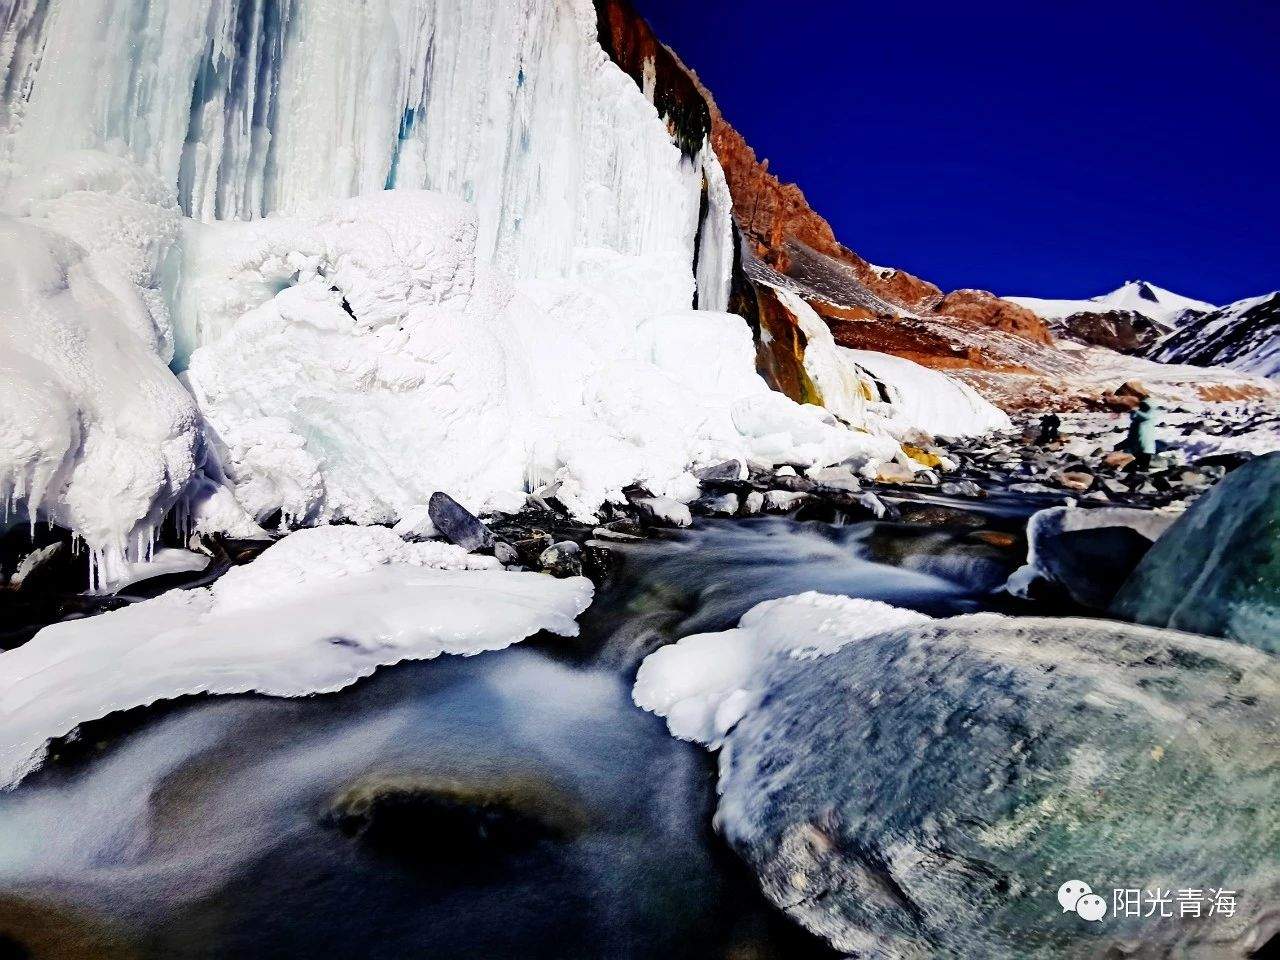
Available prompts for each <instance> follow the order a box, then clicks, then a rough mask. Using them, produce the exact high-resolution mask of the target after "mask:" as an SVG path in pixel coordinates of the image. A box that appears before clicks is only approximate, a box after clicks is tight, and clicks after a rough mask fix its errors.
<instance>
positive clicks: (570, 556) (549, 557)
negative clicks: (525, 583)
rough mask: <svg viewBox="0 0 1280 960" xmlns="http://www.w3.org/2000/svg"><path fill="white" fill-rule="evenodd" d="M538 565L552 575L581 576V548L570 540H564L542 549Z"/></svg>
mask: <svg viewBox="0 0 1280 960" xmlns="http://www.w3.org/2000/svg"><path fill="white" fill-rule="evenodd" d="M538 565H539V566H540V567H542V569H543V570H544V571H546V572H547V573H549V574H551V575H552V576H553V577H561V578H563V577H577V576H581V575H582V548H581V547H579V546H578V545H577V544H576V543H574V542H573V541H572V540H564V541H562V542H560V543H557V544H554V545H553V546H550V547H548V548H547V549H546V550H544V551H543V552H542V555H541V556H540V557H538Z"/></svg>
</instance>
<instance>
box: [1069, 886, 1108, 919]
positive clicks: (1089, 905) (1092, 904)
mask: <svg viewBox="0 0 1280 960" xmlns="http://www.w3.org/2000/svg"><path fill="white" fill-rule="evenodd" d="M1076 913H1078V914H1079V915H1080V919H1082V920H1088V921H1089V922H1090V923H1093V922H1096V921H1100V920H1101V919H1102V918H1103V917H1105V916H1106V915H1107V901H1105V900H1103V899H1102V898H1101V897H1100V896H1098V895H1097V894H1096V893H1086V894H1085V895H1084V896H1083V897H1081V898H1080V899H1079V900H1077V901H1076Z"/></svg>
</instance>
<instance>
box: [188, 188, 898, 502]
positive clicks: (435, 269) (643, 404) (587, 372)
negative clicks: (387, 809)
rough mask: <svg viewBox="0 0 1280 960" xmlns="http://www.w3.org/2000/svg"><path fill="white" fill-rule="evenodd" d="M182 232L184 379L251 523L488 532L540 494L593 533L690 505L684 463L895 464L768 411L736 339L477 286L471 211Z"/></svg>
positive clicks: (770, 402) (506, 280) (537, 294)
mask: <svg viewBox="0 0 1280 960" xmlns="http://www.w3.org/2000/svg"><path fill="white" fill-rule="evenodd" d="M192 229H193V233H194V234H195V236H194V237H193V240H192V242H189V243H188V244H187V247H186V250H187V253H188V255H189V256H192V257H193V258H194V260H195V262H194V263H192V264H191V265H190V266H189V267H188V269H187V270H186V280H185V282H184V291H183V302H184V303H185V304H186V309H184V310H183V316H184V318H185V319H184V326H183V329H180V331H179V332H180V336H179V341H180V343H192V344H198V346H196V347H195V349H194V351H193V352H192V353H191V355H190V361H189V367H188V369H187V371H186V375H185V376H186V380H187V382H188V384H189V385H190V388H191V390H192V392H193V393H194V395H195V397H196V399H197V401H198V402H199V405H200V409H201V411H202V413H203V414H204V416H205V418H206V420H207V422H208V423H209V425H210V426H211V428H212V429H211V439H212V442H213V446H214V448H215V450H216V452H217V459H218V461H219V463H220V465H221V468H222V470H223V472H224V473H225V475H226V477H227V478H228V480H229V481H230V482H231V483H232V484H233V486H234V489H235V491H236V495H237V497H238V498H239V500H240V502H241V503H242V504H243V505H244V506H245V507H246V508H247V509H248V510H249V512H250V513H251V514H252V515H254V516H255V517H257V518H259V519H261V518H263V517H265V516H267V515H269V514H271V513H273V512H274V511H276V510H281V511H283V512H284V514H285V515H286V516H288V517H289V518H290V519H291V520H295V521H300V522H308V523H310V522H322V521H329V520H335V519H349V520H354V521H356V522H360V523H370V522H395V521H397V520H399V519H402V518H403V517H404V516H405V513H406V511H407V510H409V509H410V508H411V507H414V506H417V505H420V504H423V503H426V502H427V501H428V500H429V499H430V496H431V494H432V493H434V492H435V491H437V490H443V491H445V492H447V493H449V494H450V495H451V496H453V497H454V498H455V499H457V500H459V502H461V503H463V504H464V505H466V506H467V507H468V508H470V509H472V510H477V511H478V510H480V509H482V508H483V507H484V506H485V504H486V503H487V502H489V501H490V500H491V499H492V497H493V495H494V494H495V492H501V493H503V494H504V495H506V496H507V498H508V499H509V496H510V494H511V493H512V492H514V491H528V490H532V489H534V488H536V487H537V486H540V485H542V484H544V483H548V482H560V483H561V484H562V486H561V488H560V490H559V492H558V493H557V496H558V497H559V499H560V500H561V501H562V502H564V503H565V504H566V505H568V506H570V507H571V508H572V509H573V510H574V512H575V513H577V514H578V515H580V516H582V517H584V518H586V517H587V516H589V515H590V514H591V513H592V512H594V511H595V510H597V509H598V508H599V507H600V505H601V504H602V503H604V502H606V501H614V502H621V500H622V490H623V488H624V487H626V486H628V485H629V484H632V483H635V482H644V483H645V484H646V485H647V486H648V487H649V489H650V490H651V492H653V493H654V494H657V495H660V496H671V497H674V498H676V499H683V500H688V499H690V498H691V497H692V496H695V495H696V492H697V491H696V489H688V488H689V487H690V484H689V482H688V477H687V469H688V467H689V466H690V465H691V464H694V463H714V462H718V461H721V460H725V459H730V458H737V459H744V460H745V459H747V458H751V459H755V460H758V461H764V462H782V461H785V460H794V461H795V462H803V463H805V464H810V463H821V464H824V465H825V464H829V463H836V462H839V461H841V460H843V459H846V458H849V457H854V456H858V457H861V458H862V459H863V460H875V459H879V460H887V459H891V458H893V457H894V456H895V455H896V454H897V453H898V450H897V446H896V444H895V442H894V441H893V440H892V439H891V438H889V437H888V436H884V435H880V436H873V435H872V434H871V433H869V432H865V431H863V432H859V431H854V430H849V429H847V428H846V427H845V426H844V425H842V424H840V423H838V422H837V421H835V420H834V419H833V418H832V417H831V415H830V414H829V413H828V412H827V411H825V410H822V409H820V408H816V407H802V406H799V405H797V404H795V403H793V402H791V401H790V400H788V399H786V398H785V397H783V396H781V395H779V394H776V393H772V392H770V391H769V390H768V388H767V387H766V386H765V384H764V381H763V380H762V379H761V378H760V377H759V375H758V374H757V373H756V371H755V347H754V344H753V342H752V338H751V333H750V329H749V328H748V326H747V325H746V323H744V322H743V321H742V319H741V318H740V317H736V316H733V315H730V314H718V313H713V312H710V311H693V310H688V309H684V310H679V311H671V310H664V311H659V312H653V311H652V310H651V309H649V307H651V306H652V305H649V307H646V306H645V305H643V304H637V303H636V302H635V300H634V299H624V300H621V301H620V300H619V299H617V298H614V297H612V296H611V295H610V293H609V287H608V286H607V285H606V286H605V287H599V286H597V287H588V286H586V285H584V284H582V283H578V282H574V281H569V280H539V281H525V282H520V281H517V280H514V279H512V278H510V277H507V276H505V275H503V274H501V273H498V272H496V271H494V270H492V269H486V268H484V267H483V266H482V265H480V264H479V263H478V262H477V256H476V252H475V243H476V237H477V235H478V233H477V228H476V220H475V215H474V211H473V209H472V208H471V207H470V206H468V205H467V204H464V203H462V202H460V201H456V200H451V199H449V198H446V197H444V196H441V195H440V194H435V193H427V192H421V191H396V192H394V193H378V194H373V195H371V196H368V197H359V198H355V199H352V200H346V201H342V202H340V203H339V204H337V205H335V207H334V208H332V209H330V210H325V211H321V212H319V213H317V214H316V215H315V216H313V217H310V218H280V217H271V218H267V219H264V220H260V221H255V222H253V223H248V224H216V225H213V226H212V227H211V228H192ZM206 229H207V232H206ZM201 234H204V235H203V236H202V235H201ZM281 286H283V289H279V287H281ZM344 302H345V304H346V306H345V307H344V306H343V304H344ZM348 308H349V309H348ZM241 311H243V312H241ZM187 324H190V329H186V325H187ZM824 329H825V328H824ZM834 349H835V348H834V347H833V348H832V350H833V351H834ZM851 415H852V411H851Z"/></svg>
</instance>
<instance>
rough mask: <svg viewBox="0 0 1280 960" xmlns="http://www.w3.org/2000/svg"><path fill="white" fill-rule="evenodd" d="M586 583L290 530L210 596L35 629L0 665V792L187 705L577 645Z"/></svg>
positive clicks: (362, 538) (456, 553)
mask: <svg viewBox="0 0 1280 960" xmlns="http://www.w3.org/2000/svg"><path fill="white" fill-rule="evenodd" d="M591 597H592V587H591V582H590V581H589V580H586V579H585V578H582V577H574V578H571V579H567V580H556V579H553V578H552V577H548V576H543V575H542V574H536V573H513V572H508V571H505V570H503V569H502V567H501V565H500V564H499V563H498V562H497V561H496V560H494V559H493V558H492V557H479V556H473V555H471V554H468V553H466V552H465V551H463V550H462V549H460V548H458V547H454V546H452V545H449V544H441V543H431V542H428V543H406V542H405V541H403V540H401V539H400V538H399V537H398V536H396V535H395V534H394V533H392V532H391V531H389V530H386V529H384V528H381V527H355V526H335V527H317V528H315V529H311V530H299V531H298V532H296V533H293V534H291V535H290V536H288V537H286V538H284V539H283V540H281V541H279V542H278V543H276V544H274V545H273V546H271V547H270V548H269V549H267V550H266V552H264V553H263V554H262V555H261V556H259V557H258V558H257V559H256V560H254V561H253V562H252V563H250V564H248V565H246V566H243V567H236V568H234V569H232V570H231V571H229V572H228V573H227V574H225V575H224V576H223V577H222V578H221V579H220V580H218V581H217V582H216V583H214V584H213V585H212V586H210V587H203V588H198V589H194V590H173V591H170V592H169V593H166V594H163V595H161V596H159V597H157V598H155V599H154V600H146V601H143V602H140V603H136V604H133V605H132V606H128V607H124V608H122V609H120V610H115V611H112V612H109V613H104V614H100V615H99V616H96V617H91V618H88V619H81V620H71V621H66V622H63V623H58V624H54V625H53V626H50V627H46V628H45V629H44V630H42V631H41V632H40V633H39V634H37V635H36V636H35V638H34V639H32V640H31V641H29V642H28V643H27V644H25V645H24V646H21V647H19V648H17V649H16V650H10V651H7V652H4V653H0V789H3V788H5V787H8V786H12V785H13V784H15V783H16V782H17V781H18V780H19V779H21V778H22V777H23V776H24V775H25V774H26V773H28V772H29V771H30V770H31V769H32V768H33V767H34V766H36V765H37V764H38V763H39V762H40V760H41V758H42V757H43V755H44V752H45V748H46V744H47V743H48V741H49V740H51V739H53V738H55V737H59V736H63V735H65V734H68V733H70V732H71V731H73V730H74V729H75V728H76V727H77V726H78V725H79V724H81V723H84V722H86V721H89V720H93V719H97V718H100V717H105V716H107V715H108V714H111V713H114V712H116V711H120V710H127V709H130V708H132V707H137V706H143V705H146V704H150V703H154V702H156V701H158V700H166V699H173V698H175V697H180V696H184V695H189V694H196V693H216V694H232V693H248V692H257V693H262V694H267V695H269V696H277V697H300V696H305V695H307V694H312V693H328V692H333V691H335V690H339V689H341V688H343V687H345V686H348V685H349V684H351V683H353V682H355V681H356V680H358V679H359V678H361V677H365V676H368V675H369V674H371V673H373V671H374V670H375V669H377V668H378V667H380V666H387V665H390V664H393V663H398V662H401V661H404V660H428V659H431V658H434V657H438V656H440V655H442V654H461V655H464V656H466V655H471V654H476V653H481V652H483V651H486V650H498V649H502V648H503V647H508V646H510V645H511V644H513V643H518V642H519V641H521V640H523V639H524V638H525V637H528V636H530V635H532V634H534V633H537V632H538V631H540V630H548V631H551V632H552V633H557V634H560V635H561V636H575V635H576V634H577V632H578V626H577V623H576V622H575V621H576V617H577V616H578V615H579V614H581V613H582V612H583V611H584V610H585V609H586V608H587V606H588V605H589V604H590V603H591Z"/></svg>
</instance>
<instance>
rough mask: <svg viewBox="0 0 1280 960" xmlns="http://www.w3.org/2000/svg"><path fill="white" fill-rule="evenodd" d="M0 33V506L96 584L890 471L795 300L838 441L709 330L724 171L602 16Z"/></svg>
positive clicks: (142, 16) (377, 14) (739, 327)
mask: <svg viewBox="0 0 1280 960" xmlns="http://www.w3.org/2000/svg"><path fill="white" fill-rule="evenodd" d="M0 29H3V30H4V34H3V38H2V39H0V209H3V211H4V212H5V213H6V214H8V215H9V217H10V218H11V219H10V220H7V221H5V223H6V226H5V229H6V230H14V231H18V233H17V234H15V235H14V236H15V239H14V240H12V241H11V243H12V244H14V245H16V246H18V247H21V248H23V249H22V251H21V253H20V255H15V257H12V258H9V259H8V261H7V262H6V263H5V265H4V266H3V267H0V270H4V271H6V276H8V275H9V274H12V275H13V278H12V279H13V280H14V282H15V283H18V284H19V285H20V286H21V290H23V291H25V292H23V294H22V296H23V299H22V300H21V301H20V306H21V309H20V310H17V311H16V312H12V313H10V312H8V311H3V310H0V325H2V326H3V328H4V329H3V330H0V337H3V338H5V342H6V343H8V344H11V345H12V349H11V350H7V351H6V353H5V358H6V359H5V361H4V362H5V363H7V364H8V367H9V368H10V369H9V370H7V371H6V374H7V375H6V377H5V383H4V385H3V386H0V389H3V390H4V391H6V393H7V396H6V397H5V400H6V401H7V402H6V403H5V405H4V409H5V414H4V416H3V419H0V484H3V485H5V490H4V491H3V492H6V493H8V494H9V496H8V497H7V498H6V499H7V500H12V501H13V504H12V505H13V506H14V507H16V509H14V510H12V511H11V512H12V514H13V517H14V519H16V520H28V521H34V520H35V519H36V518H37V517H40V518H44V519H50V520H53V521H54V522H57V523H59V524H62V525H65V526H67V527H69V528H70V529H72V530H73V531H75V532H76V533H77V534H78V535H80V536H81V537H83V538H84V540H85V541H86V542H87V543H88V545H89V546H90V547H91V548H92V550H93V551H94V556H95V561H96V562H95V569H97V570H99V576H100V578H101V579H102V581H103V582H104V584H106V583H109V582H110V581H111V580H112V578H113V577H114V576H115V575H116V573H118V572H119V571H120V570H123V569H124V565H125V564H127V563H129V562H133V561H136V560H138V559H139V558H145V557H146V556H147V555H148V554H149V551H150V549H151V541H152V540H153V539H154V535H155V530H156V528H157V526H158V524H159V522H160V520H161V519H162V518H163V517H164V516H165V514H166V513H167V512H168V511H170V510H171V509H175V508H176V509H177V510H178V511H179V513H180V519H181V520H183V521H184V522H185V523H187V524H189V525H190V526H191V527H192V528H193V529H196V530H202V531H211V530H217V529H223V530H227V531H229V532H231V533H234V534H235V535H238V536H255V535H257V536H260V535H261V534H262V532H261V529H260V528H259V526H258V523H260V522H263V521H265V520H266V519H267V518H268V517H272V516H274V515H276V513H277V512H279V514H280V515H281V516H282V517H283V519H284V521H285V524H286V525H293V524H308V523H317V522H323V521H327V520H337V519H349V520H354V521H357V522H361V523H372V522H392V523H394V522H396V521H398V520H400V519H402V518H403V516H404V514H405V511H407V510H410V509H412V508H415V507H420V506H421V505H422V504H425V503H426V502H427V501H428V500H429V499H430V495H431V494H432V493H434V492H436V491H445V492H448V493H450V494H451V495H453V496H454V497H455V498H457V499H458V500H459V501H460V502H462V503H463V504H464V505H466V506H467V507H469V508H470V509H472V510H478V509H481V508H483V507H484V505H485V504H486V503H487V502H490V501H492V499H493V497H494V496H501V497H504V498H506V499H507V500H510V498H511V497H512V496H513V494H517V493H518V492H520V491H527V490H530V489H532V488H534V487H536V486H538V485H541V484H544V483H548V482H559V483H560V484H561V486H560V492H559V494H558V496H559V499H560V500H561V501H562V502H564V503H566V504H568V505H570V506H571V508H572V509H573V510H574V512H575V513H576V514H578V515H579V516H581V517H583V518H584V519H585V518H587V517H588V516H589V515H590V514H591V513H592V512H593V511H595V510H596V509H597V508H598V507H599V506H600V505H601V503H603V502H605V501H607V500H610V499H615V500H616V499H618V498H619V497H620V496H621V489H622V487H624V486H626V485H627V484H629V483H632V482H636V481H644V482H645V483H646V484H647V485H648V486H649V488H650V490H651V492H652V493H654V494H655V495H658V496H670V497H673V498H676V499H684V500H687V499H689V498H690V496H692V495H693V492H691V490H690V482H689V476H688V473H687V471H688V468H689V467H690V466H691V465H695V464H698V463H707V462H714V461H716V460H723V459H728V458H738V459H743V460H745V459H748V458H751V459H756V460H761V461H765V462H783V461H786V462H797V463H799V462H803V463H818V464H819V465H821V464H825V463H834V462H838V461H839V460H841V459H845V458H849V457H853V458H855V459H859V460H862V461H869V460H876V459H888V458H891V457H893V456H895V455H897V449H896V446H895V444H894V441H893V439H892V436H891V434H892V433H894V432H900V430H897V428H896V427H893V429H886V423H887V421H886V423H881V422H879V421H878V420H877V418H876V417H873V416H869V415H868V413H867V411H866V410H865V409H864V400H863V393H864V391H863V387H862V384H861V381H860V379H859V371H858V370H857V369H856V368H854V367H851V366H850V365H849V364H848V363H847V362H844V360H843V359H842V358H841V356H840V353H839V351H838V348H837V347H835V345H834V341H832V340H831V336H830V333H829V332H828V331H827V329H826V327H825V325H824V324H823V323H822V322H821V320H820V319H819V318H817V316H816V314H812V311H811V310H808V308H807V307H805V306H804V305H803V304H802V303H801V304H799V306H798V307H797V311H798V312H799V313H800V314H802V315H803V321H804V322H805V323H807V324H808V328H809V329H808V331H807V336H808V337H809V339H810V343H811V350H810V352H809V356H808V357H807V358H806V363H807V365H808V366H809V367H810V370H811V375H812V376H814V377H815V379H816V380H817V381H818V382H819V383H820V385H821V387H822V389H823V391H824V396H825V397H826V398H827V400H826V402H827V404H828V409H829V411H830V413H828V412H827V411H824V410H821V409H817V408H811V407H801V406H798V405H796V404H794V403H791V402H790V401H788V400H786V399H785V398H783V397H781V396H779V395H770V394H769V393H768V391H767V390H766V388H765V385H764V383H763V381H762V380H761V379H760V378H759V377H758V376H757V375H756V374H755V371H754V349H753V344H752V341H751V337H750V333H749V330H748V327H747V325H746V324H745V323H744V322H743V321H742V320H741V319H740V318H736V317H731V316H729V315H726V314H721V313H717V312H716V311H718V310H723V309H724V308H725V307H726V306H727V303H728V295H729V284H730V278H731V270H732V265H733V258H734V239H735V238H734V226H733V221H732V201H731V198H730V196H729V193H728V188H727V184H726V182H725V177H724V172H723V170H722V169H721V168H720V165H719V161H718V160H717V158H716V157H715V155H714V153H713V152H712V151H711V149H710V145H709V144H705V145H704V146H703V148H702V150H701V151H700V152H697V153H696V154H695V155H693V156H688V155H686V154H685V153H683V152H682V150H681V148H680V147H679V146H677V145H676V144H675V143H673V141H672V138H671V136H670V134H669V131H668V129H667V126H666V123H665V122H664V118H662V117H661V116H659V114H658V112H657V110H656V108H655V106H654V104H653V102H652V101H651V100H650V99H649V98H648V96H649V95H647V94H646V92H645V91H644V90H642V89H640V88H638V87H637V86H636V84H635V83H634V82H633V81H632V80H631V79H630V78H629V77H628V76H627V75H626V74H625V73H624V72H623V71H621V70H620V69H618V68H617V67H616V66H615V65H614V64H613V63H612V62H611V61H610V60H609V58H608V56H607V55H606V54H605V52H604V51H603V50H602V49H601V47H600V45H599V43H598V41H597V38H596V13H595V8H594V5H593V4H592V3H591V2H590V0H561V2H551V0H476V2H471V3H466V4H457V3H454V2H451V0H368V2H356V0H280V2H267V0H192V2H190V3H183V4H176V5H175V4H154V3H147V2H143V0H126V2H114V0H76V2H72V0H20V2H18V3H17V4H16V5H15V6H14V7H13V9H12V10H11V12H10V14H9V16H8V18H7V20H6V21H5V23H4V25H3V27H2V28H0ZM650 93H651V92H650ZM704 196H705V200H706V202H705V204H704V203H703V202H702V201H703V199H704ZM10 224H11V226H10ZM42 250H43V251H45V252H44V253H43V254H41V253H40V252H39V251H42ZM77 265H78V266H77ZM41 271H43V274H42V275H43V276H45V277H47V278H52V277H54V276H56V275H58V274H59V273H61V274H65V275H66V277H67V280H66V282H65V284H62V286H65V287H66V292H65V294H64V293H62V292H60V290H61V289H62V287H60V286H59V285H58V284H57V283H54V282H53V280H51V279H50V280H47V281H46V280H36V279H35V278H36V277H37V275H38V274H41ZM18 274H21V276H17V275H18ZM22 285H25V286H22ZM15 289H19V287H15ZM695 304H696V305H697V306H698V307H700V308H701V309H700V310H699V311H697V312H695V311H693V310H692V309H691V307H693V306H694V305H695ZM801 308H803V309H801ZM805 311H807V313H806V312H805ZM19 314H20V315H19ZM46 316H56V318H57V319H56V322H54V321H51V320H47V319H46V320H41V321H40V323H39V326H40V327H41V329H42V330H43V331H44V334H45V335H47V334H49V332H50V331H55V330H56V331H62V332H58V333H55V334H54V335H55V336H56V337H57V338H58V341H59V344H58V346H57V347H56V348H55V347H50V346H48V345H47V344H46V345H44V346H42V345H41V336H40V335H37V331H36V330H35V329H34V325H35V320H34V318H36V317H46ZM75 331H78V332H75ZM77 337H78V338H79V341H77V340H76V338H77ZM51 354H57V356H56V357H53V359H50V355H51ZM10 358H17V359H16V360H15V359H10ZM45 363H49V364H51V365H52V366H51V369H52V370H53V376H49V375H46V373H45V372H44V370H43V368H42V367H40V366H37V364H45ZM165 364H170V365H171V367H172V369H173V370H174V371H176V372H177V375H178V377H179V379H178V380H175V379H174V377H173V376H172V375H170V374H169V373H168V372H167V371H166V370H165ZM95 371H96V372H95ZM108 387H110V389H107V388H108ZM184 388H185V389H184ZM188 391H189V392H188ZM832 413H834V414H835V415H836V417H838V418H839V419H835V418H833V417H832V416H831V414H832ZM849 425H852V426H853V427H854V428H855V429H853V430H850V429H848V426H849ZM889 426H891V427H892V426H893V425H892V424H889ZM89 490H93V491H94V495H93V496H88V495H87V491H89ZM103 494H105V495H103Z"/></svg>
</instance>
